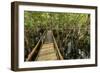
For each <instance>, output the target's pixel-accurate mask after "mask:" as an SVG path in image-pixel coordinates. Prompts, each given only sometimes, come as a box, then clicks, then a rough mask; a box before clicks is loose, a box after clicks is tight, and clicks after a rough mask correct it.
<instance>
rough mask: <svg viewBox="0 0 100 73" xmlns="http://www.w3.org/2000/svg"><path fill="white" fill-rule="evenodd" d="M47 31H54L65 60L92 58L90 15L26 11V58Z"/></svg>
mask: <svg viewBox="0 0 100 73" xmlns="http://www.w3.org/2000/svg"><path fill="white" fill-rule="evenodd" d="M47 30H52V31H53V35H54V37H55V39H56V42H57V45H58V47H59V50H60V52H61V54H62V55H63V57H64V59H86V58H90V14H83V13H58V12H32V11H25V12H24V48H25V57H27V54H29V53H30V52H31V51H32V49H33V48H34V47H35V45H36V44H37V42H38V41H39V39H40V38H41V36H42V35H43V33H44V31H47Z"/></svg>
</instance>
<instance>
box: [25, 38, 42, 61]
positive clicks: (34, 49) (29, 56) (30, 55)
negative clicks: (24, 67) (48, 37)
mask: <svg viewBox="0 0 100 73" xmlns="http://www.w3.org/2000/svg"><path fill="white" fill-rule="evenodd" d="M40 41H41V39H40V40H39V41H38V43H37V44H36V46H35V47H34V48H33V50H32V52H31V53H30V54H29V55H28V58H27V59H26V61H29V60H30V59H31V57H32V55H33V54H34V52H35V51H36V49H37V47H38V46H39V43H40Z"/></svg>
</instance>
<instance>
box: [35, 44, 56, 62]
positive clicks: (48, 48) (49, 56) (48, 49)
mask: <svg viewBox="0 0 100 73" xmlns="http://www.w3.org/2000/svg"><path fill="white" fill-rule="evenodd" d="M36 60H38V61H42V60H43V61H45V60H46V61H47V60H57V56H56V51H55V49H54V45H53V43H48V44H43V46H42V48H41V50H40V52H39V54H38V56H37V58H36Z"/></svg>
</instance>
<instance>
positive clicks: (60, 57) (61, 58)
mask: <svg viewBox="0 0 100 73" xmlns="http://www.w3.org/2000/svg"><path fill="white" fill-rule="evenodd" d="M52 35H53V34H52ZM53 41H54V45H55V49H56V51H57V53H58V56H59V59H60V60H63V59H64V58H63V56H62V55H61V53H60V50H59V48H58V45H57V43H56V40H55V38H54V35H53Z"/></svg>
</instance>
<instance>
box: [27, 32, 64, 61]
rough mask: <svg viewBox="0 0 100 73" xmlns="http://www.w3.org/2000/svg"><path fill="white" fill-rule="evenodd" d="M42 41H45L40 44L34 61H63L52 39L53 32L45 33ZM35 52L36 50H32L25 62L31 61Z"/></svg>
mask: <svg viewBox="0 0 100 73" xmlns="http://www.w3.org/2000/svg"><path fill="white" fill-rule="evenodd" d="M44 39H45V41H44V42H42V45H41V47H40V50H39V52H38V54H37V56H36V58H35V61H48V60H63V57H62V55H61V53H60V51H59V49H58V46H57V43H56V41H55V39H54V37H53V32H52V31H51V30H48V31H47V33H46V34H45V38H44ZM36 47H37V46H36ZM35 51H36V48H35V49H33V51H32V52H31V53H30V54H29V56H28V58H27V60H26V61H31V58H32V57H34V55H35V54H34V53H35Z"/></svg>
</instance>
